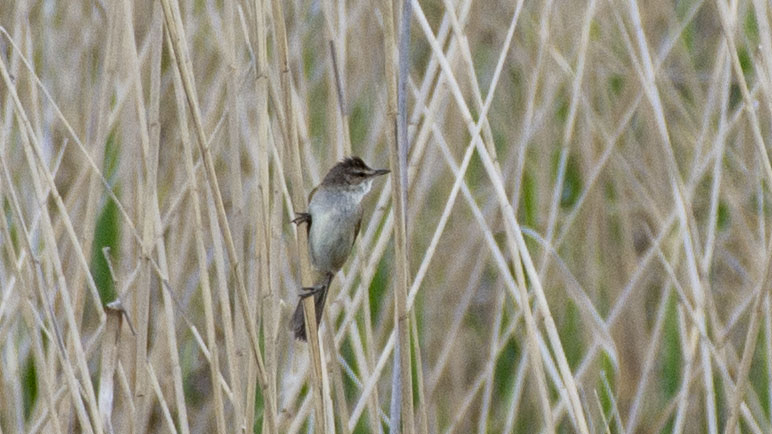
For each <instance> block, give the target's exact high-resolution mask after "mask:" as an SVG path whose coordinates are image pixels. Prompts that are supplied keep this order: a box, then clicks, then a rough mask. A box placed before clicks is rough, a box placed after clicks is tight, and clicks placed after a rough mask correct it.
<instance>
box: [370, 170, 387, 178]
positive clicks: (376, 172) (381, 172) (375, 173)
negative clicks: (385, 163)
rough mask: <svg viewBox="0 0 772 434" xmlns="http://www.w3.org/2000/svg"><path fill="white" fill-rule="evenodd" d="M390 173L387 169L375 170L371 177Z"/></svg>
mask: <svg viewBox="0 0 772 434" xmlns="http://www.w3.org/2000/svg"><path fill="white" fill-rule="evenodd" d="M389 172H391V171H390V170H389V169H375V170H373V175H372V176H373V177H376V176H381V175H385V174H387V173H389Z"/></svg>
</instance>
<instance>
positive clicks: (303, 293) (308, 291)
mask: <svg viewBox="0 0 772 434" xmlns="http://www.w3.org/2000/svg"><path fill="white" fill-rule="evenodd" d="M323 290H324V287H323V286H311V287H306V288H300V294H298V295H299V296H300V299H301V300H303V299H304V298H307V297H310V296H312V295H316V294H318V293H320V292H322V291H323Z"/></svg>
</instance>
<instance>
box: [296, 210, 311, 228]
mask: <svg viewBox="0 0 772 434" xmlns="http://www.w3.org/2000/svg"><path fill="white" fill-rule="evenodd" d="M310 221H311V214H309V213H307V212H299V213H297V217H295V218H294V219H292V223H295V224H296V225H299V224H301V223H308V222H310Z"/></svg>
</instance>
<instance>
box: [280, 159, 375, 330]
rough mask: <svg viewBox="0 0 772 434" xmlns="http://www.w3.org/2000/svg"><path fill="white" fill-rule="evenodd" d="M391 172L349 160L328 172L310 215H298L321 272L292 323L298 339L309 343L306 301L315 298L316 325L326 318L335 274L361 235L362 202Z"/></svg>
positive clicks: (313, 198)
mask: <svg viewBox="0 0 772 434" xmlns="http://www.w3.org/2000/svg"><path fill="white" fill-rule="evenodd" d="M387 173H389V171H388V170H386V169H371V168H369V167H368V166H367V164H365V162H364V161H362V159H361V158H359V157H351V158H346V159H344V160H343V161H341V162H339V163H337V164H336V165H335V166H333V167H332V169H330V171H329V172H327V175H325V177H324V180H322V183H321V184H319V185H318V186H317V187H316V188H314V189H313V190H312V191H311V194H310V195H309V196H308V212H307V213H298V214H297V218H295V219H294V220H292V222H293V223H295V224H298V225H299V224H301V223H307V227H306V228H307V230H308V254H309V256H310V257H311V265H312V266H313V267H314V269H315V271H316V272H317V273H319V275H320V277H318V279H317V282H316V283H315V284H314V286H312V287H309V288H303V292H302V293H301V294H300V301H299V302H298V305H297V307H296V308H295V313H294V314H293V315H292V322H291V323H290V325H291V327H292V331H293V333H294V334H295V338H296V339H300V340H302V341H305V340H306V323H305V319H304V317H303V303H302V302H303V298H305V297H309V296H312V295H313V296H314V306H315V307H316V324H317V326H318V325H319V321H321V318H322V310H323V309H324V302H325V300H326V298H327V291H328V290H329V288H330V283H332V278H333V277H334V276H335V273H337V272H338V270H340V268H341V267H342V266H343V264H344V263H345V262H346V259H347V258H348V256H349V254H350V253H351V248H352V247H353V245H354V240H356V237H357V235H358V234H359V225H360V223H361V222H362V199H364V197H365V195H367V192H369V191H370V188H371V187H372V185H373V180H374V179H375V178H376V177H377V176H380V175H384V174H387Z"/></svg>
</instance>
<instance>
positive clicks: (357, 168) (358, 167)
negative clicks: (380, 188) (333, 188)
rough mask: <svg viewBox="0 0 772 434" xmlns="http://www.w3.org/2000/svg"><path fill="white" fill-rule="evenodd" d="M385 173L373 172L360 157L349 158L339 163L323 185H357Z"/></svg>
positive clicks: (328, 173)
mask: <svg viewBox="0 0 772 434" xmlns="http://www.w3.org/2000/svg"><path fill="white" fill-rule="evenodd" d="M384 172H385V171H381V170H373V169H371V168H370V167H369V166H368V165H367V164H365V162H364V161H362V159H361V158H359V157H353V156H352V157H348V158H344V159H343V160H341V161H340V162H338V163H337V164H336V165H335V166H333V167H332V169H330V171H329V172H327V175H326V176H325V177H324V180H323V181H322V184H325V185H335V184H344V185H356V184H359V183H361V182H364V181H366V180H368V179H370V178H372V177H374V176H377V175H380V174H383V173H384Z"/></svg>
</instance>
